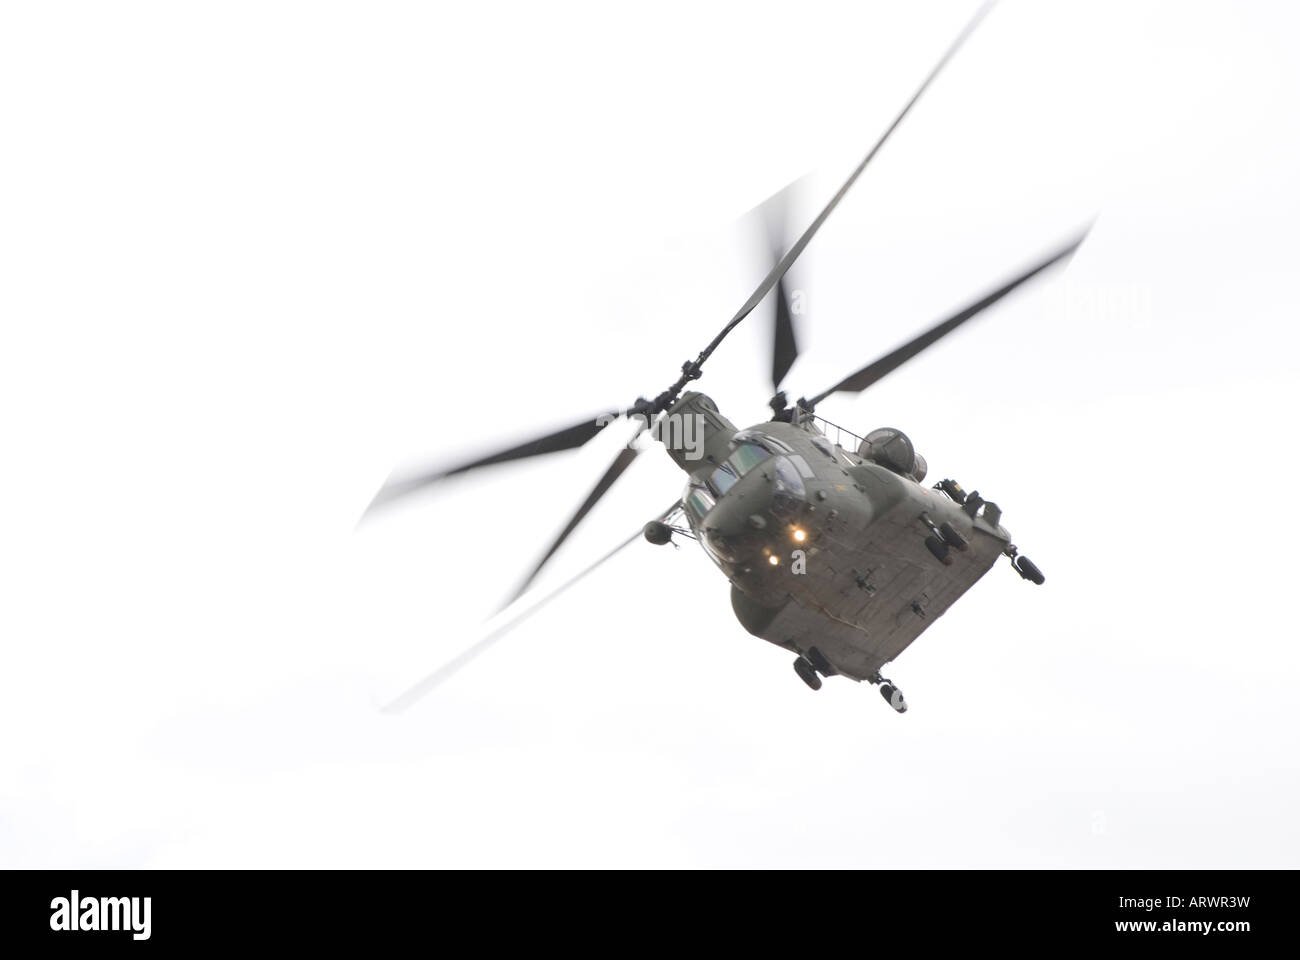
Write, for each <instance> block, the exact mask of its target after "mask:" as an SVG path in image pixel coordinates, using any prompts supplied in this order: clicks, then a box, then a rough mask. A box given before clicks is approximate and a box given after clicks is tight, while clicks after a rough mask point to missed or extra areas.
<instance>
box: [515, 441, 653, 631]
mask: <svg viewBox="0 0 1300 960" xmlns="http://www.w3.org/2000/svg"><path fill="white" fill-rule="evenodd" d="M637 436H640V431H638V432H637ZM640 452H641V451H640V450H638V449H637V448H636V447H632V446H628V447H624V448H623V449H622V450H620V451H619V452H618V456H617V457H615V458H614V462H613V463H611V464H610V465H609V469H608V470H606V471H605V473H604V475H603V476H602V477H601V478H600V480H598V481H597V482H596V486H595V487H593V488H592V491H591V493H589V494H587V499H586V500H584V501H582V506H580V507H578V509H577V511H576V512H575V513H574V514H573V516H572V517H570V518H569V522H568V523H567V524H565V526H564V529H563V530H561V531H560V533H559V535H558V536H557V537H556V538H555V539H554V540H553V541H552V542H551V545H550V546H549V547H548V548H547V550H546V552H545V553H543V554H542V557H541V559H540V560H538V561H537V563H536V565H534V567H533V569H532V570H530V571H529V572H528V576H526V577H524V579H523V581H522V582H521V583H520V584H519V586H518V587H517V588H515V592H514V593H512V594H511V595H510V597H509V598H508V599H507V600H506V602H505V603H503V604H501V609H503V610H504V609H505V608H506V607H508V606H510V604H512V603H514V602H515V601H516V600H518V599H519V598H520V597H521V596H523V595H524V592H525V591H526V590H527V589H528V588H529V587H530V586H531V585H532V582H533V580H535V579H536V578H537V575H538V574H539V573H541V572H542V567H544V566H546V564H547V562H548V561H549V560H550V559H551V557H553V556H554V555H555V551H557V550H559V549H560V546H561V544H563V543H564V541H565V540H567V539H568V538H569V534H571V533H573V531H574V530H575V529H576V528H577V526H578V524H580V523H581V522H582V521H583V518H585V517H586V516H587V514H589V513H590V512H591V509H592V507H594V506H595V505H596V504H597V503H598V502H600V498H601V497H603V496H604V495H605V494H606V493H608V492H609V488H610V487H612V486H613V485H614V482H615V481H616V480H617V479H618V478H619V477H621V476H622V475H623V472H624V471H625V470H627V468H628V467H630V466H632V461H633V460H635V459H636V458H637V455H638V454H639V453H640Z"/></svg>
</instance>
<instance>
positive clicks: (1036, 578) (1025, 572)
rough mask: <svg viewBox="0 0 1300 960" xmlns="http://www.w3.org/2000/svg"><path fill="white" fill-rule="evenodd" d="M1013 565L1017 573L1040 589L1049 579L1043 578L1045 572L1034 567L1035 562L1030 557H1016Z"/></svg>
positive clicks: (1012, 562)
mask: <svg viewBox="0 0 1300 960" xmlns="http://www.w3.org/2000/svg"><path fill="white" fill-rule="evenodd" d="M1011 565H1012V566H1013V567H1015V568H1016V573H1018V574H1020V576H1022V577H1023V578H1024V579H1026V580H1028V581H1029V582H1030V583H1036V584H1038V585H1039V586H1040V587H1041V586H1042V585H1043V581H1044V580H1046V579H1047V578H1046V577H1044V576H1043V571H1041V570H1039V569H1038V568H1037V567H1036V566H1034V562H1033V561H1032V560H1030V559H1029V558H1028V557H1016V558H1015V559H1014V560H1012V561H1011Z"/></svg>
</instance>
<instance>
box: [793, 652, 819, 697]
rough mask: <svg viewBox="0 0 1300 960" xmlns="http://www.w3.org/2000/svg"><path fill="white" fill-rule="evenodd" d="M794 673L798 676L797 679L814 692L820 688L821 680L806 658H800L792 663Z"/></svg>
mask: <svg viewBox="0 0 1300 960" xmlns="http://www.w3.org/2000/svg"><path fill="white" fill-rule="evenodd" d="M794 672H795V673H797V674H799V679H800V680H802V681H803V682H804V683H806V684H808V686H810V687H812V689H814V690H820V689H821V688H822V678H821V677H819V676H817V668H816V667H814V666H813V665H812V661H810V660H809V659H808V658H807V657H800V658H799V659H798V660H796V661H795V662H794Z"/></svg>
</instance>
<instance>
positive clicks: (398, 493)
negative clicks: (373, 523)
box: [366, 413, 618, 515]
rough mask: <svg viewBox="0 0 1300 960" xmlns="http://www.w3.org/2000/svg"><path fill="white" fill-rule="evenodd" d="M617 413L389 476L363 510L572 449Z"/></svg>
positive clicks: (597, 431) (601, 427)
mask: <svg viewBox="0 0 1300 960" xmlns="http://www.w3.org/2000/svg"><path fill="white" fill-rule="evenodd" d="M617 416H618V414H617V413H611V414H609V415H607V416H603V417H592V418H590V419H588V420H583V421H582V422H581V423H575V424H574V425H573V426H571V427H565V428H564V429H563V430H556V431H555V432H554V433H548V434H546V435H544V436H541V437H537V438H536V439H534V440H529V441H527V442H525V443H521V444H518V445H517V446H514V447H510V448H509V449H507V450H502V451H500V452H498V453H493V454H489V455H488V456H486V457H480V458H479V459H477V460H471V461H470V462H469V463H463V464H461V465H460V466H457V467H451V468H450V469H436V470H428V471H425V472H422V473H417V474H415V475H413V476H408V477H402V478H400V479H394V478H391V477H390V478H389V479H388V481H387V482H386V483H385V484H384V485H383V487H381V488H380V490H379V492H378V493H377V494H375V498H374V499H373V500H371V501H370V506H369V507H367V508H366V514H367V515H368V514H370V513H371V512H373V511H374V510H376V509H378V508H379V507H382V506H385V505H386V504H389V503H392V502H393V501H394V500H399V499H401V498H402V497H406V496H409V495H410V494H412V493H416V492H417V491H420V490H423V489H425V488H426V487H428V486H430V485H432V484H434V483H436V482H438V481H439V480H444V479H446V478H447V477H452V476H455V475H456V474H458V473H466V472H467V471H470V470H477V469H478V468H479V467H488V466H492V465H493V464H497V463H507V462H509V461H511V460H523V459H526V458H528V457H536V456H541V455H542V454H544V453H556V452H558V451H560V450H574V449H576V448H578V447H580V446H582V445H583V444H584V443H586V442H587V441H588V440H590V439H591V438H592V437H594V436H595V435H596V434H598V433H599V432H600V431H601V430H602V429H603V428H604V427H605V426H606V425H607V424H608V423H610V422H611V421H612V420H614V419H615V418H616V417H617Z"/></svg>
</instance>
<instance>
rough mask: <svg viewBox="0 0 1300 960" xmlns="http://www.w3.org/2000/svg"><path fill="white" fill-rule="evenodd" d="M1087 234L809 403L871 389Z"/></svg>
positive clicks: (1061, 257)
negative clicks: (836, 395) (836, 394)
mask: <svg viewBox="0 0 1300 960" xmlns="http://www.w3.org/2000/svg"><path fill="white" fill-rule="evenodd" d="M1087 235H1088V231H1087V230H1085V231H1083V233H1081V234H1080V235H1079V236H1078V237H1076V238H1075V239H1074V240H1072V241H1070V242H1069V243H1068V244H1066V245H1065V246H1064V247H1062V248H1061V249H1059V250H1057V251H1055V252H1054V253H1052V254H1050V255H1049V256H1047V257H1046V258H1045V259H1043V260H1040V261H1039V262H1038V263H1036V264H1035V265H1034V266H1032V267H1030V268H1029V269H1028V270H1026V271H1024V272H1023V273H1021V274H1020V275H1019V276H1017V277H1015V278H1014V279H1013V280H1009V281H1008V282H1006V283H1004V284H1003V285H1002V286H1000V287H998V288H997V289H996V290H994V291H993V292H992V293H989V294H987V295H986V296H984V297H981V298H980V299H979V300H976V301H975V302H974V303H972V304H970V305H969V306H967V307H965V308H964V309H962V310H959V311H957V312H956V313H955V314H953V315H952V316H951V317H949V318H948V319H947V320H944V321H942V322H941V323H936V324H935V325H934V326H933V327H931V328H930V329H929V330H926V331H925V332H924V333H922V334H921V335H920V336H917V337H914V338H912V339H911V340H909V341H908V342H907V343H905V344H903V345H902V346H901V347H899V348H897V349H896V350H892V351H890V352H889V353H887V354H885V355H884V356H883V357H881V358H880V359H879V360H876V361H874V362H872V363H869V364H867V366H865V367H863V368H862V369H861V370H859V371H858V372H857V373H853V374H850V375H849V376H847V377H845V378H844V379H843V380H841V381H840V382H839V383H837V384H836V385H835V386H833V387H831V388H830V389H829V390H827V391H825V392H823V393H819V394H818V395H817V396H816V397H814V398H813V399H812V400H811V401H809V404H810V405H811V406H812V407H815V406H816V405H817V404H819V403H821V402H822V401H823V400H825V399H826V398H827V397H829V396H830V395H831V394H832V393H860V392H861V391H863V390H865V389H866V388H867V387H869V386H871V385H872V384H873V383H875V382H876V381H877V380H880V379H881V378H882V377H884V376H886V375H887V374H889V373H892V372H893V371H894V370H897V369H898V368H899V367H901V366H902V365H903V364H904V363H906V362H907V361H908V360H911V359H912V358H913V357H915V356H916V355H917V354H918V353H920V352H921V351H922V350H924V349H926V348H927V347H930V346H933V345H934V344H935V343H937V342H938V341H940V340H942V339H943V338H944V337H946V336H947V335H948V334H950V333H952V332H953V331H954V330H956V329H957V328H958V327H960V326H961V325H962V324H963V323H965V322H966V321H967V320H970V319H971V318H972V317H975V316H977V315H978V314H980V313H981V312H982V311H983V310H985V309H987V308H988V307H991V306H992V305H993V304H995V303H997V302H998V301H999V300H1001V299H1002V298H1003V297H1005V296H1006V295H1007V294H1008V293H1010V292H1011V291H1012V290H1014V289H1016V287H1018V286H1020V285H1021V284H1022V283H1024V282H1025V281H1027V280H1031V279H1032V278H1034V277H1036V276H1038V274H1040V273H1042V272H1043V271H1044V270H1046V269H1047V268H1048V267H1050V266H1052V264H1054V263H1057V262H1058V261H1060V260H1064V259H1065V258H1066V257H1068V256H1070V254H1072V253H1074V251H1075V250H1076V249H1078V247H1079V244H1081V243H1083V239H1084V237H1086V236H1087Z"/></svg>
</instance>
